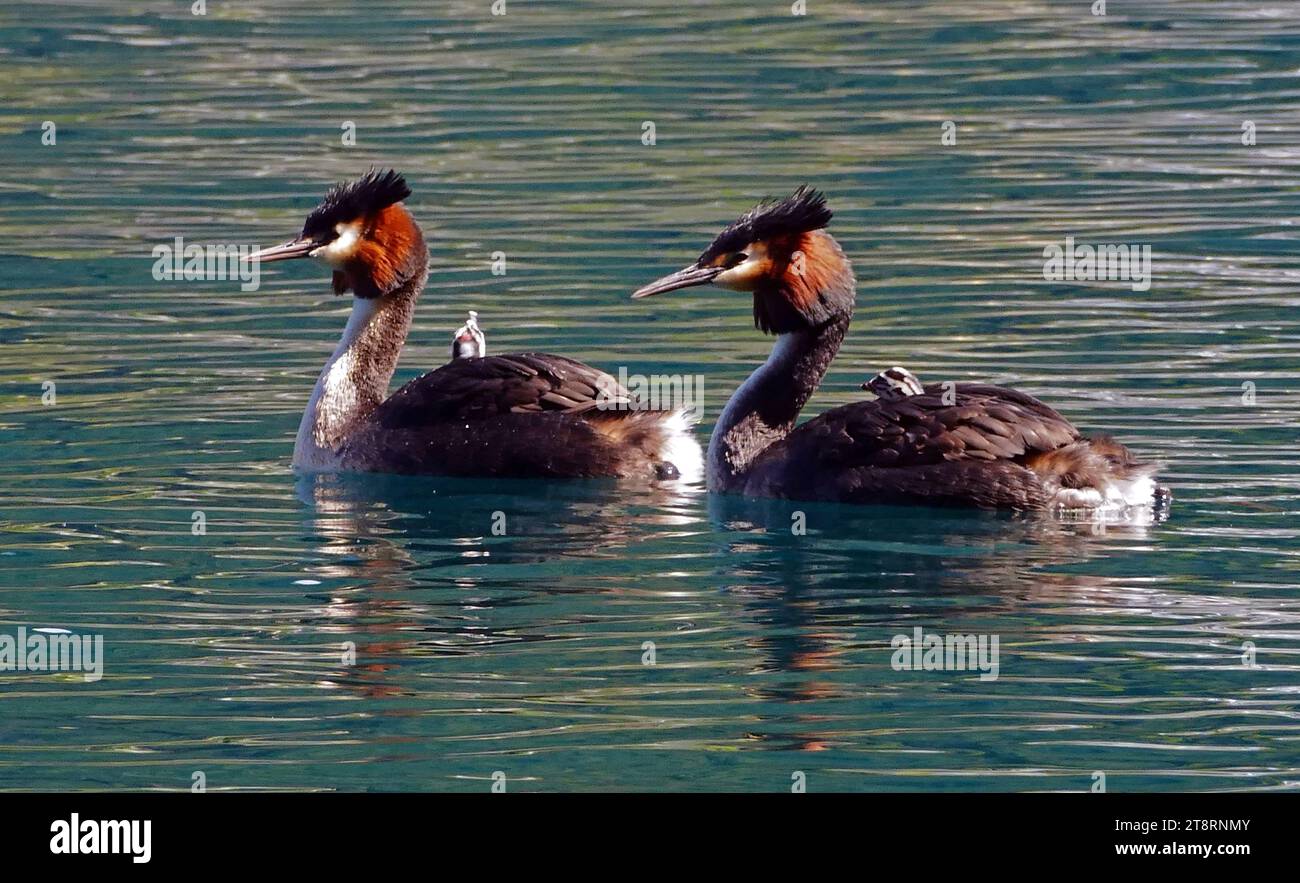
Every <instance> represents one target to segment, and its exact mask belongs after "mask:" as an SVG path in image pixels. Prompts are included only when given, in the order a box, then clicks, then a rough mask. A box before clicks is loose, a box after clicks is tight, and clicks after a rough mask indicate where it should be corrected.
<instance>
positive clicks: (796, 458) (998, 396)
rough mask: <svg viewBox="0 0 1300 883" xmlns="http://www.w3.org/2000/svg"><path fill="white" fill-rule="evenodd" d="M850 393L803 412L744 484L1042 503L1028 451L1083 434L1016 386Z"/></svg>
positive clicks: (846, 497) (825, 495)
mask: <svg viewBox="0 0 1300 883" xmlns="http://www.w3.org/2000/svg"><path fill="white" fill-rule="evenodd" d="M953 391H954V392H955V398H954V399H953V400H952V403H951V404H945V403H944V392H945V388H944V386H943V385H942V384H930V385H929V386H927V387H925V392H924V394H922V395H915V396H908V397H906V398H902V399H893V400H887V399H879V400H876V401H866V402H854V403H852V404H849V405H844V406H842V407H839V408H834V409H832V410H830V411H827V412H826V413H824V414H822V415H820V416H818V417H816V418H814V419H812V420H810V421H808V422H807V423H805V424H804V425H802V426H800V427H799V428H798V429H796V430H795V431H794V432H792V433H790V435H788V436H786V438H784V439H782V440H781V441H780V442H778V443H777V444H775V445H773V446H772V447H770V448H768V449H767V450H766V451H764V452H763V454H762V455H760V456H759V458H758V459H757V460H756V461H755V463H754V464H753V467H752V469H751V472H750V475H751V477H750V479H749V485H748V490H749V492H751V493H756V494H759V495H765V496H784V497H802V498H812V499H835V500H842V501H846V502H867V501H873V500H890V499H926V500H930V501H934V502H944V501H948V500H952V501H954V502H965V503H970V502H975V503H979V504H984V505H989V506H1013V507H1020V508H1036V507H1037V506H1040V505H1043V502H1044V500H1043V489H1042V482H1041V480H1040V479H1039V478H1038V477H1037V476H1035V475H1034V474H1033V473H1032V472H1031V471H1030V470H1029V469H1028V468H1026V466H1025V465H1024V464H1025V460H1026V458H1027V457H1030V456H1033V455H1036V454H1042V453H1046V452H1049V451H1053V450H1056V449H1058V448H1060V447H1062V446H1064V445H1067V444H1070V443H1072V442H1074V441H1076V440H1077V439H1078V438H1079V433H1078V431H1077V430H1076V429H1075V428H1074V427H1073V426H1072V425H1071V424H1070V422H1069V421H1068V420H1066V419H1065V418H1064V417H1062V416H1061V415H1060V414H1058V413H1057V412H1056V411H1054V410H1052V409H1051V408H1050V407H1048V406H1047V405H1045V404H1043V403H1042V402H1040V401H1038V400H1037V399H1035V398H1033V397H1032V396H1028V395H1025V394H1024V393H1022V392H1017V391H1016V390H1013V389H1006V388H1004V387H998V386H992V385H989V384H979V383H959V384H956V385H955V389H953Z"/></svg>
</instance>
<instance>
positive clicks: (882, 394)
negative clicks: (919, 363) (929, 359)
mask: <svg viewBox="0 0 1300 883" xmlns="http://www.w3.org/2000/svg"><path fill="white" fill-rule="evenodd" d="M862 388H863V389H865V390H867V391H868V392H874V393H875V394H876V398H880V399H901V398H906V397H907V396H919V395H924V394H925V387H923V386H922V385H921V381H920V380H918V379H917V378H916V375H915V374H913V373H912V372H911V371H908V370H907V369H906V368H900V367H898V366H897V365H895V366H894V367H892V368H886V369H885V370H884V371H881V372H880V373H879V374H877V375H876V376H875V377H873V378H871V379H870V380H868V381H867V382H866V383H864V384H862Z"/></svg>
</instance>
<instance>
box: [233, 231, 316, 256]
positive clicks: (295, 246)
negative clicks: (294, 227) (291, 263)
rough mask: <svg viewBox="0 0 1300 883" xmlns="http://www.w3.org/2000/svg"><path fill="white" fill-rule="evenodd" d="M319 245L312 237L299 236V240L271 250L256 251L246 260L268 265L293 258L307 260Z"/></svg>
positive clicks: (276, 246)
mask: <svg viewBox="0 0 1300 883" xmlns="http://www.w3.org/2000/svg"><path fill="white" fill-rule="evenodd" d="M319 244H320V243H318V242H317V241H316V240H315V239H312V238H311V237H310V236H299V237H298V238H297V239H291V240H289V241H288V242H286V243H285V244H284V245H273V246H271V247H270V248H263V249H261V250H260V251H255V252H253V253H252V254H250V255H247V256H245V258H244V260H245V261H261V262H262V263H268V262H270V261H287V260H290V259H291V258H305V257H307V255H308V254H310V253H311V251H312V250H313V249H314V248H316V246H317V245H319Z"/></svg>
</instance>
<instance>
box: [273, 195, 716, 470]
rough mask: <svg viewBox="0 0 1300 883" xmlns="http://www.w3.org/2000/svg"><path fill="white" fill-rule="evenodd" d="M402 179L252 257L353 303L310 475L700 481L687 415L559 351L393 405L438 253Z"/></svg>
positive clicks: (450, 368) (328, 369)
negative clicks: (299, 265) (315, 266)
mask: <svg viewBox="0 0 1300 883" xmlns="http://www.w3.org/2000/svg"><path fill="white" fill-rule="evenodd" d="M410 194H411V191H410V188H409V187H407V185H406V181H405V180H404V179H403V178H402V176H401V175H399V174H397V173H396V172H394V171H382V172H381V171H378V170H372V171H371V172H370V173H368V174H367V175H365V176H364V177H362V178H361V179H360V180H357V181H354V182H352V183H350V184H341V185H339V186H337V187H335V188H333V189H332V190H330V191H329V193H328V194H327V195H326V196H325V199H324V201H323V202H321V204H320V205H319V206H317V207H316V208H315V209H314V210H313V211H312V212H311V214H309V215H308V216H307V221H306V223H305V224H304V225H303V228H302V233H301V234H300V235H299V236H297V237H296V238H294V239H293V240H292V241H290V242H287V243H285V244H284V245H279V246H276V247H273V248H268V249H264V250H262V251H259V252H257V253H255V254H253V255H251V256H250V258H249V259H250V260H261V261H278V260H286V259H289V258H305V257H311V258H317V259H319V260H322V261H324V262H325V263H326V264H327V265H329V266H330V267H331V268H332V269H333V273H334V276H333V287H334V292H335V293H336V294H342V293H344V292H346V291H351V292H352V293H353V300H352V315H351V316H350V317H349V319H348V323H347V327H346V329H345V330H344V332H343V338H342V340H340V341H339V344H338V346H337V347H336V348H335V350H334V354H333V355H332V356H330V358H329V361H327V362H326V363H325V368H324V370H322V371H321V373H320V378H319V379H318V380H317V381H316V386H315V389H313V390H312V394H311V400H310V401H309V402H308V405H307V409H306V411H305V412H304V413H303V416H302V422H301V424H300V425H299V427H298V438H297V442H296V444H295V445H294V453H293V465H294V466H295V467H296V468H298V469H301V470H304V471H312V472H328V471H338V470H347V471H361V472H397V473H407V474H411V473H420V474H435V475H465V476H471V475H472V476H510V477H553V478H594V477H620V478H624V477H649V478H665V477H677V476H680V477H683V478H686V479H695V478H697V477H699V476H701V475H702V472H703V456H702V454H701V452H700V448H699V445H698V444H697V443H696V442H695V440H694V438H693V436H692V432H691V426H690V420H691V412H690V411H687V410H675V411H670V410H652V409H647V408H642V407H641V403H640V402H638V401H637V400H635V398H634V397H633V396H631V395H630V394H629V393H628V391H627V390H626V389H624V388H623V387H621V386H619V384H618V383H617V381H615V380H614V378H613V377H611V376H610V375H608V374H606V373H604V372H603V371H599V370H597V369H595V368H592V367H590V366H589V365H584V364H582V363H581V362H576V361H574V360H573V359H567V358H565V357H563V356H555V355H550V354H547V353H517V354H511V355H504V356H489V357H485V358H457V359H454V360H453V361H452V362H450V363H449V364H447V365H444V366H443V367H441V368H438V369H437V370H435V371H431V372H430V373H428V374H425V375H424V376H423V377H419V378H417V379H415V380H412V381H411V382H410V383H408V384H406V385H405V386H403V387H402V388H401V389H399V390H398V391H397V392H395V393H393V395H392V396H391V397H388V398H387V400H385V395H386V393H387V390H388V382H389V380H391V379H392V376H393V371H394V370H395V369H396V367H397V358H398V355H399V354H400V353H401V350H402V344H403V343H404V342H405V341H406V335H407V332H408V331H409V329H410V326H411V318H412V316H413V314H414V312H415V301H416V298H418V297H419V295H420V292H421V291H422V290H423V289H424V285H425V281H426V279H427V278H428V274H429V267H428V257H429V255H428V250H427V249H426V248H425V244H424V237H423V235H422V233H421V232H420V227H419V225H417V224H416V222H415V219H414V218H413V217H412V216H411V213H410V212H409V211H407V209H406V207H405V206H403V205H402V202H401V201H402V200H403V199H406V198H407V197H408V196H410Z"/></svg>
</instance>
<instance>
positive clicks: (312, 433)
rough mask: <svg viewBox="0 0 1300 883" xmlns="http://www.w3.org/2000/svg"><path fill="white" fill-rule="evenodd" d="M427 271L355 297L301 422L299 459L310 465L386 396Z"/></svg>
mask: <svg viewBox="0 0 1300 883" xmlns="http://www.w3.org/2000/svg"><path fill="white" fill-rule="evenodd" d="M427 277H428V271H427V270H422V271H421V272H418V273H417V274H416V275H415V276H413V277H412V278H411V279H409V280H407V281H406V282H404V283H402V284H401V285H400V286H398V287H397V288H396V289H394V290H393V291H391V292H389V293H387V294H384V295H381V296H379V297H373V298H362V297H356V298H353V300H352V314H351V315H350V316H349V317H348V324H347V327H346V328H345V329H344V330H343V337H342V339H340V340H339V345H338V346H337V347H335V349H334V354H333V355H332V356H330V358H329V361H327V362H326V363H325V367H324V368H323V369H322V370H321V373H320V377H319V378H318V379H317V380H316V387H315V388H314V389H313V390H312V394H311V400H310V402H308V404H307V410H306V411H304V412H303V415H302V422H301V423H300V424H299V426H298V443H297V446H296V448H295V453H294V463H295V465H300V466H305V465H311V464H310V460H311V458H312V455H313V453H314V452H319V451H322V450H323V451H328V452H333V451H337V449H338V448H339V446H340V445H341V444H342V443H343V441H344V440H345V439H346V438H347V437H348V435H350V434H351V433H352V432H353V431H354V430H355V429H356V428H357V426H358V425H359V424H361V423H362V422H364V420H365V419H366V417H367V416H368V415H369V414H370V412H371V411H373V410H374V409H375V408H377V407H379V405H380V403H382V402H383V401H384V399H385V398H386V397H387V395H388V382H389V381H390V380H392V378H393V372H394V371H395V370H396V369H397V358H398V356H399V355H401V352H402V345H403V344H404V343H405V342H406V334H407V332H408V331H409V330H410V328H411V318H412V316H413V315H414V314H415V301H416V299H417V298H418V297H419V296H420V292H421V291H422V290H423V288H424V283H425V280H426V278H427Z"/></svg>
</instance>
